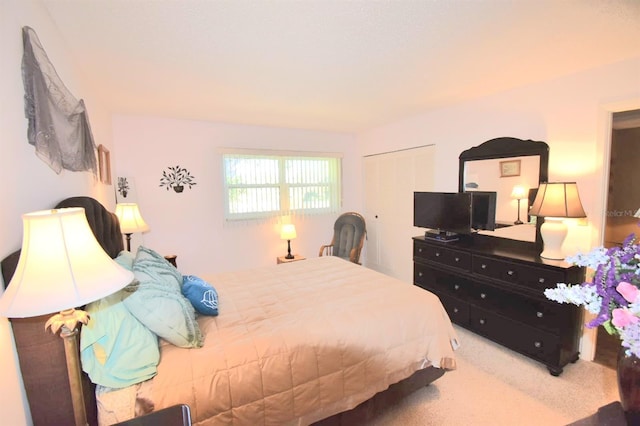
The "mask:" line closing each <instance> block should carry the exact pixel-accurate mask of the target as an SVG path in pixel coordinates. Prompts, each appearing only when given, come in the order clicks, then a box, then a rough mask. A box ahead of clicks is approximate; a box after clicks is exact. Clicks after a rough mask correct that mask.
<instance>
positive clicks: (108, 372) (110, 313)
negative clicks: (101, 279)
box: [80, 290, 160, 389]
mask: <svg viewBox="0 0 640 426" xmlns="http://www.w3.org/2000/svg"><path fill="white" fill-rule="evenodd" d="M125 294H126V293H125V292H124V291H123V290H121V291H118V292H116V293H114V294H112V295H111V296H108V297H105V298H103V299H100V300H97V301H95V302H92V303H90V304H88V305H87V306H86V308H85V309H86V311H87V312H88V313H89V315H90V316H91V319H90V320H89V323H88V324H86V325H84V326H82V328H81V331H80V358H81V360H82V369H83V370H84V371H85V372H86V373H87V374H88V375H89V377H90V378H91V381H92V382H93V383H96V384H99V385H102V386H107V387H110V388H117V389H119V388H124V387H127V386H130V385H133V384H136V383H140V382H143V381H145V380H148V379H150V378H151V377H153V376H155V374H156V371H157V365H158V362H159V361H160V351H159V349H158V337H157V336H156V335H155V334H153V333H152V332H151V331H150V330H149V329H147V328H146V327H145V326H144V325H142V324H141V323H140V322H139V321H138V320H137V319H136V318H135V317H134V316H133V315H132V314H131V313H130V312H129V311H128V310H127V308H125V306H124V304H123V303H122V298H123V297H124V295H125Z"/></svg>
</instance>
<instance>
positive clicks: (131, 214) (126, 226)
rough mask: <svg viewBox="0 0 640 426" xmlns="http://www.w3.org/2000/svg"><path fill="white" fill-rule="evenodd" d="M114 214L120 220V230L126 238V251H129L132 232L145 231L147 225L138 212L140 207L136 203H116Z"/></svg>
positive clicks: (147, 228) (147, 229) (147, 227)
mask: <svg viewBox="0 0 640 426" xmlns="http://www.w3.org/2000/svg"><path fill="white" fill-rule="evenodd" d="M116 216H118V221H119V222H120V232H122V233H123V234H124V235H125V237H126V239H127V251H131V234H133V233H134V232H147V231H149V225H147V222H145V221H144V219H143V218H142V215H141V214H140V208H138V205H137V204H136V203H120V204H116Z"/></svg>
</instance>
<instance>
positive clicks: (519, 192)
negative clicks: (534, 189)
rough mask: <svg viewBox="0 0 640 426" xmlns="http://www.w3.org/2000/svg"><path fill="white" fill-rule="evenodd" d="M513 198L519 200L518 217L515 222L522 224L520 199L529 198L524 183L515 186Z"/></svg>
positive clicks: (515, 223)
mask: <svg viewBox="0 0 640 426" xmlns="http://www.w3.org/2000/svg"><path fill="white" fill-rule="evenodd" d="M511 198H515V199H516V200H518V219H517V220H516V221H515V222H513V224H514V225H522V221H521V220H520V200H522V199H523V198H527V188H525V187H524V186H522V185H516V186H514V187H513V190H512V191H511Z"/></svg>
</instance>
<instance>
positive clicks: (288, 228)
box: [280, 223, 297, 259]
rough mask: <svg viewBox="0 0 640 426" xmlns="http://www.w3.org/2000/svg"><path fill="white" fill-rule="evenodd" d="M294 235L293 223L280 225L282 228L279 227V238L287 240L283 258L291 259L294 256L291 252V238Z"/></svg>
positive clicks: (294, 236)
mask: <svg viewBox="0 0 640 426" xmlns="http://www.w3.org/2000/svg"><path fill="white" fill-rule="evenodd" d="M296 237H297V235H296V227H295V225H293V224H291V223H289V224H286V225H282V228H281V229H280V239H281V240H287V255H286V256H285V257H284V258H285V259H293V257H294V256H293V255H292V254H291V240H293V239H295V238H296Z"/></svg>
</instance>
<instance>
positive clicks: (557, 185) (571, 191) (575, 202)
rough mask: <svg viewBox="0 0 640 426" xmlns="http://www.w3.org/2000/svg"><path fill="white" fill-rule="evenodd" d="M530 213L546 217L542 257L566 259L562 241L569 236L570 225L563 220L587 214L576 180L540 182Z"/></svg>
mask: <svg viewBox="0 0 640 426" xmlns="http://www.w3.org/2000/svg"><path fill="white" fill-rule="evenodd" d="M529 214H530V215H531V216H542V217H544V223H543V224H542V226H541V227H540V235H541V236H542V241H543V242H544V249H543V251H542V253H540V257H543V258H545V259H556V260H561V259H564V255H563V254H562V242H563V241H564V239H565V237H566V236H567V225H566V224H565V223H564V222H563V219H564V218H583V217H587V215H586V214H585V213H584V209H583V208H582V203H581V202H580V195H579V194H578V185H577V184H576V183H575V182H547V183H541V184H540V188H538V193H537V195H536V199H535V200H534V201H533V205H532V206H531V211H530V212H529Z"/></svg>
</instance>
